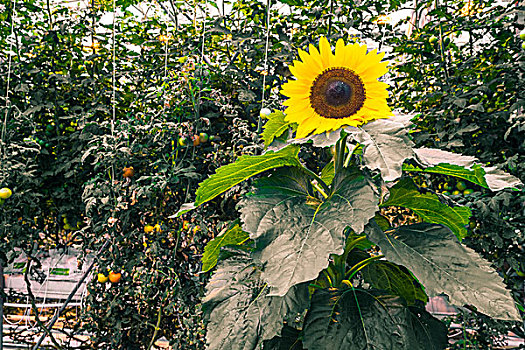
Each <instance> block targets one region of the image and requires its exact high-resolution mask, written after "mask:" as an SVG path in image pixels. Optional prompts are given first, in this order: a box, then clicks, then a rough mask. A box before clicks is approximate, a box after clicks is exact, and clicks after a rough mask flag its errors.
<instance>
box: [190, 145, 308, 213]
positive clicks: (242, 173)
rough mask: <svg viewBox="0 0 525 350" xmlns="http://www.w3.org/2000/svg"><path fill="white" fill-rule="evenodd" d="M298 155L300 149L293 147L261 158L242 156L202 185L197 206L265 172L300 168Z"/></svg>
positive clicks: (269, 152) (268, 153)
mask: <svg viewBox="0 0 525 350" xmlns="http://www.w3.org/2000/svg"><path fill="white" fill-rule="evenodd" d="M298 153H299V148H298V147H296V146H293V145H291V146H288V147H286V148H283V149H282V150H280V151H278V152H273V151H268V152H267V153H265V154H264V155H261V156H241V157H240V158H239V159H238V160H237V161H236V162H235V163H232V164H229V165H226V166H223V167H222V168H220V169H218V170H217V172H216V173H215V174H214V175H212V176H210V177H209V178H208V179H206V180H204V181H203V182H202V183H201V184H200V186H199V189H198V190H197V198H196V199H195V206H199V205H201V204H202V203H205V202H207V201H210V200H212V199H213V198H215V197H217V196H218V195H220V194H221V193H223V192H225V191H227V190H229V189H230V188H232V187H233V186H235V185H237V184H238V183H240V182H242V181H244V180H246V179H248V178H250V177H252V176H254V175H257V174H260V173H262V172H264V171H267V170H270V169H274V168H276V167H282V166H299V165H300V163H299V161H298V159H297V154H298Z"/></svg>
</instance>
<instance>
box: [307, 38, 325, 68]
mask: <svg viewBox="0 0 525 350" xmlns="http://www.w3.org/2000/svg"><path fill="white" fill-rule="evenodd" d="M308 52H309V54H310V58H311V61H312V62H315V66H312V69H313V68H315V69H316V70H317V71H319V72H322V71H323V70H324V69H325V68H326V67H325V66H324V64H323V59H322V58H321V54H320V53H319V51H317V48H316V47H315V46H313V45H312V44H310V46H308Z"/></svg>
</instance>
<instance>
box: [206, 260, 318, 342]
mask: <svg viewBox="0 0 525 350" xmlns="http://www.w3.org/2000/svg"><path fill="white" fill-rule="evenodd" d="M237 253H238V254H237V255H233V256H231V257H230V258H228V259H226V260H224V261H221V262H219V264H218V269H217V272H216V273H215V274H214V275H213V276H212V278H211V280H210V282H209V283H208V285H207V287H206V289H207V293H206V297H205V299H204V300H203V309H204V312H205V319H206V320H207V321H208V327H207V328H208V332H207V336H206V340H207V344H208V348H207V349H208V350H251V349H259V348H260V347H261V345H262V343H263V342H264V341H265V340H270V339H272V338H274V337H276V336H279V335H281V329H282V327H283V321H284V320H285V318H286V317H287V316H295V315H296V314H298V313H301V312H303V310H304V309H305V308H306V307H307V306H308V298H309V296H308V286H307V285H306V284H301V285H297V286H294V287H293V288H291V289H290V291H289V292H288V293H287V294H286V295H285V296H284V297H277V296H268V294H269V291H270V287H269V286H268V285H267V284H265V283H264V282H263V281H262V280H261V278H260V276H261V274H260V270H259V269H258V268H257V266H256V265H255V264H254V262H253V261H252V259H251V258H250V256H249V254H247V253H245V252H242V251H238V252H237Z"/></svg>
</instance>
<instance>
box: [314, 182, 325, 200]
mask: <svg viewBox="0 0 525 350" xmlns="http://www.w3.org/2000/svg"><path fill="white" fill-rule="evenodd" d="M310 183H311V184H312V186H314V188H315V189H316V190H317V191H318V192H319V193H320V194H321V195H322V196H323V198H324V199H326V198H328V195H327V194H326V192H325V191H323V189H322V188H321V187H320V186H319V183H318V182H317V180H312V181H310Z"/></svg>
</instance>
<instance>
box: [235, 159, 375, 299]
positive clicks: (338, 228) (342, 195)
mask: <svg viewBox="0 0 525 350" xmlns="http://www.w3.org/2000/svg"><path fill="white" fill-rule="evenodd" d="M307 180H308V179H307V178H305V177H304V175H303V174H302V173H301V172H300V171H298V170H295V169H280V170H279V171H277V172H276V173H275V174H274V175H273V176H271V177H269V178H264V179H261V180H260V181H259V183H258V185H257V191H256V193H255V194H253V195H251V196H249V197H247V198H245V199H243V200H242V201H241V202H240V203H239V208H240V212H241V220H242V221H243V223H244V225H243V229H244V230H245V231H247V232H249V233H250V238H252V239H254V240H255V241H256V243H257V246H258V251H257V252H256V253H255V257H256V258H257V259H258V260H259V261H260V262H261V263H262V264H263V266H264V270H263V279H264V280H265V281H267V282H268V284H269V285H270V286H272V287H274V288H275V291H274V293H275V294H277V295H281V296H282V295H285V294H286V293H287V291H288V289H289V288H290V287H291V286H293V285H295V284H298V283H301V282H305V281H311V280H313V279H315V278H317V276H318V274H319V272H320V271H321V270H323V269H324V268H326V267H327V266H328V259H329V256H330V254H338V255H339V254H342V253H343V250H344V244H345V243H344V234H343V230H344V228H345V227H347V226H350V227H352V229H353V230H354V231H355V232H358V233H359V232H363V229H364V225H365V224H366V223H368V221H369V220H370V218H372V217H373V216H374V215H375V212H376V211H377V209H378V207H377V196H376V194H375V192H374V190H373V188H372V187H371V185H370V184H369V183H368V182H367V181H366V179H365V178H364V177H363V176H362V175H360V174H356V173H351V172H350V171H344V172H341V173H339V174H338V175H337V176H336V177H335V178H334V181H333V183H332V191H331V193H330V195H329V197H328V198H327V199H326V200H324V201H322V200H320V199H318V198H317V197H315V195H314V194H313V192H312V190H311V186H310V184H309V183H308V181H307Z"/></svg>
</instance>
